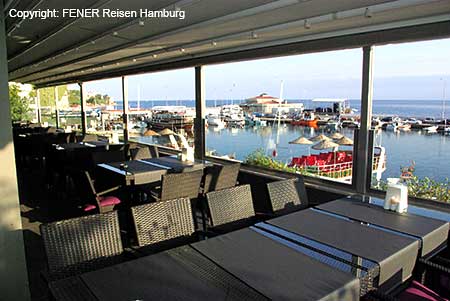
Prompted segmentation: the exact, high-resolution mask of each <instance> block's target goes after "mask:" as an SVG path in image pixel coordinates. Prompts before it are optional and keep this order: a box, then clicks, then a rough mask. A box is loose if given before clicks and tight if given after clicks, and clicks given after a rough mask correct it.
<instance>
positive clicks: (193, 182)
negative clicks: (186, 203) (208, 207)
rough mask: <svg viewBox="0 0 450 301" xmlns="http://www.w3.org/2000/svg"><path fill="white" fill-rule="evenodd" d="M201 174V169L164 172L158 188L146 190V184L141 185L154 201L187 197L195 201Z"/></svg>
mask: <svg viewBox="0 0 450 301" xmlns="http://www.w3.org/2000/svg"><path fill="white" fill-rule="evenodd" d="M202 176H203V170H196V171H190V172H182V173H171V174H166V175H163V176H162V180H161V187H160V188H156V189H153V190H148V189H146V186H143V189H144V192H145V193H146V194H147V195H150V196H151V197H153V198H154V199H155V200H156V201H167V200H172V199H178V198H189V199H191V200H194V201H195V199H197V198H198V195H199V191H200V181H201V179H202Z"/></svg>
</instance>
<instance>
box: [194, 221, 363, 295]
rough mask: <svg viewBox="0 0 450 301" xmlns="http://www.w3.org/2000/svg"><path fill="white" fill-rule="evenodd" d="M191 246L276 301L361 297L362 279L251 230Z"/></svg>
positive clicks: (240, 231)
mask: <svg viewBox="0 0 450 301" xmlns="http://www.w3.org/2000/svg"><path fill="white" fill-rule="evenodd" d="M192 247H193V248H195V249H196V250H198V251H199V252H200V253H202V254H203V255H205V256H206V257H208V258H210V259H211V260H212V261H214V262H215V263H217V264H218V265H219V266H221V267H223V268H224V269H225V270H227V271H229V272H230V273H231V274H233V275H235V276H236V277H237V278H239V279H241V280H242V281H244V282H245V283H247V284H248V285H249V286H251V287H253V288H255V289H256V290H257V291H258V292H261V293H262V294H263V295H265V296H267V297H269V298H271V299H273V300H359V279H357V278H355V277H353V276H352V275H351V274H348V273H344V272H341V271H338V270H337V269H333V268H331V267H330V266H328V265H326V264H324V263H321V262H319V261H316V260H315V259H312V258H311V257H308V256H307V255H304V254H302V253H300V252H298V251H295V250H293V249H291V248H289V247H287V246H285V245H282V244H281V243H278V242H276V241H274V240H272V239H270V238H268V237H266V236H263V235H261V234H259V233H257V232H256V231H253V230H251V229H243V230H239V231H236V232H232V233H229V234H225V235H221V236H219V237H215V238H212V239H208V240H206V241H202V242H198V243H195V244H192Z"/></svg>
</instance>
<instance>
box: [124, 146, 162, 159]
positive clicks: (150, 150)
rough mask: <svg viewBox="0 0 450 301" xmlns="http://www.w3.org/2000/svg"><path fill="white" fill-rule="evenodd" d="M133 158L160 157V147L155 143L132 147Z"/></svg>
mask: <svg viewBox="0 0 450 301" xmlns="http://www.w3.org/2000/svg"><path fill="white" fill-rule="evenodd" d="M130 154H131V160H141V159H151V158H158V157H159V152H158V148H157V147H156V146H154V145H149V146H148V147H139V148H133V149H130Z"/></svg>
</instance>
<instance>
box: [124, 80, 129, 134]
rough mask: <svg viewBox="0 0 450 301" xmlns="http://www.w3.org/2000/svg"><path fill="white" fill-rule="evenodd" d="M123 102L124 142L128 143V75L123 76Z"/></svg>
mask: <svg viewBox="0 0 450 301" xmlns="http://www.w3.org/2000/svg"><path fill="white" fill-rule="evenodd" d="M122 104H123V114H122V120H123V142H124V143H128V113H129V107H128V77H126V76H122Z"/></svg>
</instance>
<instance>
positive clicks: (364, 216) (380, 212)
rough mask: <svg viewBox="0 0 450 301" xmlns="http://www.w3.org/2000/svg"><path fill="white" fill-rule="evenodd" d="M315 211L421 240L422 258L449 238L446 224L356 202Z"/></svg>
mask: <svg viewBox="0 0 450 301" xmlns="http://www.w3.org/2000/svg"><path fill="white" fill-rule="evenodd" d="M317 208H319V209H321V210H325V211H329V212H332V213H336V214H339V215H343V216H347V217H349V218H351V219H355V220H359V221H363V222H367V223H370V224H374V225H378V226H381V227H384V228H387V229H390V230H394V231H398V232H401V233H405V234H408V235H412V236H415V237H418V238H420V239H421V240H422V250H421V255H422V256H425V255H427V254H429V253H430V252H432V251H433V250H435V249H436V248H437V247H439V246H440V245H442V244H443V243H445V242H446V241H447V239H448V235H449V223H448V222H444V221H441V220H437V219H433V218H429V217H423V216H419V215H414V214H410V213H402V214H399V213H396V212H393V211H389V210H384V208H382V207H380V206H377V205H373V204H368V203H363V202H361V201H357V200H351V199H340V200H336V201H332V202H329V203H326V204H323V205H320V206H318V207H317Z"/></svg>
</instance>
